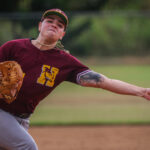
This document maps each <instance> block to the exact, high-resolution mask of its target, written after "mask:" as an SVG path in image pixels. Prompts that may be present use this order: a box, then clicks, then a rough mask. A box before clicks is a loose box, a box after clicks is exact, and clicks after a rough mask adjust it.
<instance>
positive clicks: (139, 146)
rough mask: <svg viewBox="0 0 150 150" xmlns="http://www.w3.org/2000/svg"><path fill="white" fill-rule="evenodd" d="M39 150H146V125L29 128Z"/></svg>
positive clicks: (149, 142)
mask: <svg viewBox="0 0 150 150" xmlns="http://www.w3.org/2000/svg"><path fill="white" fill-rule="evenodd" d="M29 132H30V133H31V135H32V136H33V137H34V139H35V141H36V142H37V144H38V147H39V150H150V126H56V127H52V126H50V127H31V128H30V130H29Z"/></svg>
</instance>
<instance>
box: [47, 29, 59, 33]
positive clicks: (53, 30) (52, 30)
mask: <svg viewBox="0 0 150 150" xmlns="http://www.w3.org/2000/svg"><path fill="white" fill-rule="evenodd" d="M49 31H51V32H54V33H57V31H56V30H55V29H49Z"/></svg>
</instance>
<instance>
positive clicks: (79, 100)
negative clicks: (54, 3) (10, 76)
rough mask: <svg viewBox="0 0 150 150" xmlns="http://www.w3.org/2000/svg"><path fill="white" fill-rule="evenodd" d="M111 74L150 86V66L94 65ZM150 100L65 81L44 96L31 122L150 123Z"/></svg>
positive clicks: (127, 80)
mask: <svg viewBox="0 0 150 150" xmlns="http://www.w3.org/2000/svg"><path fill="white" fill-rule="evenodd" d="M91 69H93V70H94V71H97V72H99V73H102V74H104V75H106V76H108V77H111V78H115V79H120V80H123V81H126V82H130V83H133V84H136V85H139V86H143V87H150V67H149V66H125V65H122V66H119V65H118V66H100V67H96V66H91ZM149 116H150V101H147V100H145V99H142V98H139V97H134V96H124V95H117V94H114V93H111V92H108V91H104V90H102V89H96V88H85V87H80V86H78V85H75V84H71V83H67V82H64V83H62V84H61V85H60V86H59V87H57V88H56V90H54V92H53V93H52V94H51V95H49V96H48V97H47V98H45V100H44V101H42V102H41V103H40V105H39V106H38V107H37V109H36V111H35V113H34V114H33V115H32V117H31V125H99V124H100V125H104V124H150V117H149Z"/></svg>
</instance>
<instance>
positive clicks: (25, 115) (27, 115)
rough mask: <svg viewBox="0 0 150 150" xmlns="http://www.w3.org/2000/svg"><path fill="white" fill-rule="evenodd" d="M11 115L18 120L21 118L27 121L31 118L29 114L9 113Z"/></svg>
mask: <svg viewBox="0 0 150 150" xmlns="http://www.w3.org/2000/svg"><path fill="white" fill-rule="evenodd" d="M11 114H12V115H14V116H17V117H19V118H22V119H27V118H29V117H30V116H31V114H30V113H22V114H17V113H11Z"/></svg>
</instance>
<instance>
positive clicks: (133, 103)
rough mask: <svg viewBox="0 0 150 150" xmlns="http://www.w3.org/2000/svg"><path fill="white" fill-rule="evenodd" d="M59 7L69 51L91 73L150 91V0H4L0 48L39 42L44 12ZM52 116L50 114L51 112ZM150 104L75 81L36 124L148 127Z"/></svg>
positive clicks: (40, 112)
mask: <svg viewBox="0 0 150 150" xmlns="http://www.w3.org/2000/svg"><path fill="white" fill-rule="evenodd" d="M51 8H60V9H62V10H64V11H65V12H66V14H67V15H68V17H69V27H68V29H67V32H66V36H65V37H64V39H63V40H62V43H63V44H64V46H65V48H66V49H68V50H69V51H70V53H71V54H72V55H74V56H76V57H77V58H78V59H80V60H81V61H82V62H83V63H84V64H86V65H88V66H89V67H90V68H91V69H93V70H95V71H98V72H100V73H103V74H105V75H107V76H109V77H112V78H117V79H120V80H124V81H126V82H130V83H133V84H137V85H139V86H144V87H150V86H149V85H150V84H149V83H150V78H149V77H150V66H149V64H150V0H146V1H145V0H143V1H141V0H132V1H130V0H126V1H122V0H82V1H77V0H53V1H50V0H13V1H10V0H2V1H1V5H0V27H1V28H0V45H2V44H3V43H5V42H6V41H9V40H12V39H18V38H36V37H37V35H38V22H39V21H40V18H41V16H42V13H43V12H44V11H45V10H47V9H51ZM48 112H49V113H48ZM149 115H150V109H149V103H148V102H147V101H145V100H143V99H141V98H135V97H131V96H120V95H116V94H113V93H110V92H107V91H103V90H100V89H93V88H82V87H79V86H76V85H72V84H70V83H63V84H62V85H61V86H60V87H58V88H56V90H55V91H54V92H53V93H52V95H50V96H48V97H47V98H46V101H43V102H41V104H40V106H39V107H38V108H37V110H36V113H35V114H34V115H33V116H32V121H31V123H32V124H36V125H37V124H41V125H42V124H49V125H51V124H87V123H88V124H114V123H120V124H121V123H126V124H134V123H138V124H139V123H141V124H149V123H150V117H149Z"/></svg>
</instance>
